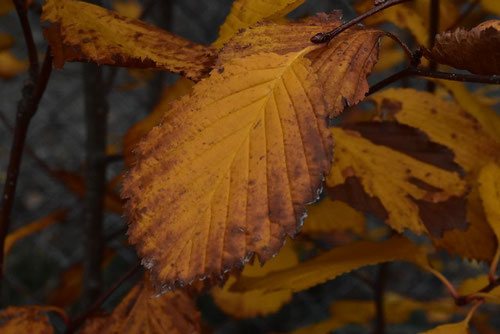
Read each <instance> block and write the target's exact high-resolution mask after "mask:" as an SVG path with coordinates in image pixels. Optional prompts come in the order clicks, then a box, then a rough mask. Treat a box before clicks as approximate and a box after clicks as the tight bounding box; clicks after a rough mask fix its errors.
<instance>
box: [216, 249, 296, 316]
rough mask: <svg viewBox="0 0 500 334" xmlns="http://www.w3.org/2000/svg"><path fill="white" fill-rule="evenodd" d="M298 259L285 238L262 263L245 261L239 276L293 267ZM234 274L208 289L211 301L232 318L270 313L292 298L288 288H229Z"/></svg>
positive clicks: (254, 275) (263, 273)
mask: <svg viewBox="0 0 500 334" xmlns="http://www.w3.org/2000/svg"><path fill="white" fill-rule="evenodd" d="M297 263H298V259H297V255H296V254H295V251H294V249H293V246H292V243H291V242H290V241H289V242H287V243H286V245H285V246H284V247H283V248H282V249H281V251H280V252H279V253H278V255H277V256H276V257H275V258H273V259H271V260H269V261H268V262H266V263H265V264H264V265H263V266H261V265H260V263H258V261H254V263H252V264H250V263H249V264H247V265H246V266H245V268H244V269H243V272H242V273H241V276H242V277H262V276H265V275H267V274H268V273H270V272H273V271H277V270H282V269H286V268H290V267H293V266H294V265H296V264H297ZM236 280H237V278H236V277H234V276H231V277H230V278H229V279H228V281H227V282H226V283H225V284H224V287H222V288H219V287H215V288H213V289H212V296H213V298H214V301H215V303H216V304H217V305H218V306H219V307H220V308H221V309H222V310H223V311H224V312H225V313H227V314H230V315H232V316H234V317H236V318H249V317H255V316H262V315H267V314H272V313H274V312H276V311H278V310H279V309H280V308H281V307H282V306H283V305H284V304H285V303H287V302H289V301H290V300H291V299H292V292H291V291H278V292H271V293H266V292H263V291H260V290H252V291H248V292H232V291H230V289H231V286H232V285H233V284H234V283H235V282H236Z"/></svg>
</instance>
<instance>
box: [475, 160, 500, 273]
mask: <svg viewBox="0 0 500 334" xmlns="http://www.w3.org/2000/svg"><path fill="white" fill-rule="evenodd" d="M479 195H480V197H481V202H482V204H483V208H484V212H485V214H486V218H487V220H488V222H489V224H490V226H491V228H492V229H493V231H494V232H495V235H496V238H497V244H498V246H497V251H496V254H495V257H494V259H493V265H492V268H493V270H495V269H496V268H497V265H498V262H499V261H500V205H499V203H500V166H499V165H497V164H494V163H490V164H488V165H486V166H484V167H483V168H482V169H481V172H480V173H479ZM492 274H494V273H492Z"/></svg>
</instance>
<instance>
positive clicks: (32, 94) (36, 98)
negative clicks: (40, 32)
mask: <svg viewBox="0 0 500 334" xmlns="http://www.w3.org/2000/svg"><path fill="white" fill-rule="evenodd" d="M51 72H52V56H51V51H50V48H47V51H46V53H45V60H44V62H43V66H42V70H41V72H40V74H37V75H36V76H35V77H36V82H32V81H27V82H26V83H25V86H24V88H23V94H22V98H21V100H20V101H19V104H18V107H17V113H16V121H15V125H14V136H13V137H14V138H13V140H12V146H11V149H10V156H9V163H8V166H7V177H6V181H5V184H4V189H3V195H2V199H1V207H0V278H1V277H2V273H3V260H4V253H3V251H4V243H5V238H6V237H7V233H8V231H9V226H10V220H11V213H12V207H13V205H14V198H15V193H16V187H17V181H18V177H19V170H20V167H21V161H22V157H23V151H24V146H25V142H26V136H27V134H28V127H29V124H30V122H31V119H32V118H33V116H34V115H35V113H36V111H37V110H38V105H39V103H40V100H41V98H42V96H43V93H44V92H45V88H46V87H47V83H48V81H49V78H50V74H51Z"/></svg>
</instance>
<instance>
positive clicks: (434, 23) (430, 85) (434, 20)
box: [427, 0, 440, 93]
mask: <svg viewBox="0 0 500 334" xmlns="http://www.w3.org/2000/svg"><path fill="white" fill-rule="evenodd" d="M439 16H440V10H439V0H431V2H430V6H429V18H430V24H429V42H428V47H429V50H432V47H433V46H434V43H435V41H436V35H437V33H438V31H439ZM437 66H438V64H437V63H436V62H435V61H434V60H432V59H431V60H430V62H429V69H430V70H431V71H435V70H437ZM435 90H436V84H435V83H434V82H433V81H428V82H427V91H428V92H431V93H432V92H434V91H435Z"/></svg>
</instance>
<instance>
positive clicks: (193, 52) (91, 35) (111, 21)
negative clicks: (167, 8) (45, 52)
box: [42, 0, 214, 80]
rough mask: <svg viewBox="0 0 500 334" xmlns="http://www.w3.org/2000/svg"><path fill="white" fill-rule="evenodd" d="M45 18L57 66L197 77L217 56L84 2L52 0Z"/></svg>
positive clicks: (141, 23)
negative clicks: (130, 69)
mask: <svg viewBox="0 0 500 334" xmlns="http://www.w3.org/2000/svg"><path fill="white" fill-rule="evenodd" d="M42 20H43V21H45V22H47V23H48V27H47V28H45V31H44V34H45V37H46V38H47V40H48V41H49V43H50V45H51V46H52V52H53V55H54V64H55V66H56V67H62V66H63V64H64V62H65V61H91V62H95V63H97V64H104V65H115V66H125V67H136V68H137V67H140V68H157V69H161V70H166V71H170V72H175V73H180V74H182V75H184V76H186V77H188V78H191V79H194V80H196V79H199V78H200V77H202V76H204V75H205V74H206V73H207V72H208V70H209V68H210V67H211V65H212V62H213V60H214V53H213V52H212V49H210V48H209V47H205V46H202V45H197V44H194V43H192V42H190V41H188V40H185V39H183V38H181V37H179V36H176V35H173V34H171V33H168V32H166V31H163V30H161V29H158V28H155V27H153V26H150V25H148V24H146V23H143V22H141V21H138V20H135V19H131V18H127V17H125V16H121V15H118V14H116V13H114V12H111V11H108V10H106V9H104V8H101V7H99V6H95V5H92V4H89V3H86V2H81V1H74V0H48V1H47V2H46V3H45V5H44V7H43V14H42Z"/></svg>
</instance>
